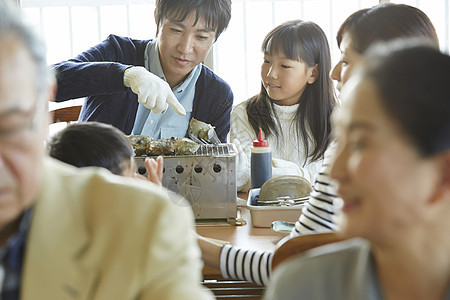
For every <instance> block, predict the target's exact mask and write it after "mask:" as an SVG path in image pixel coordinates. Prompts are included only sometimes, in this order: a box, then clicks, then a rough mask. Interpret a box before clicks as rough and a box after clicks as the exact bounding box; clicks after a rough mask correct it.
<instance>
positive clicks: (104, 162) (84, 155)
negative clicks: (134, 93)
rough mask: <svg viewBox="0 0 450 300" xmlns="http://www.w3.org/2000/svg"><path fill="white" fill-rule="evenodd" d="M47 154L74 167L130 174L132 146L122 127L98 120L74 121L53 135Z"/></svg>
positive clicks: (132, 169) (131, 174) (132, 167)
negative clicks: (94, 167)
mask: <svg viewBox="0 0 450 300" xmlns="http://www.w3.org/2000/svg"><path fill="white" fill-rule="evenodd" d="M49 154H50V156H51V157H54V158H56V159H58V160H60V161H63V162H65V163H68V164H71V165H74V166H76V167H87V166H96V167H101V168H106V169H108V170H109V171H111V172H112V173H114V174H117V175H124V176H129V177H132V176H133V174H134V171H135V166H134V160H133V149H132V147H131V144H130V141H129V140H128V138H127V137H126V136H125V135H124V133H123V132H122V131H120V130H119V129H117V128H115V127H113V126H112V125H108V124H103V123H99V122H85V123H74V124H71V125H69V126H67V127H66V128H64V129H63V130H61V131H60V132H58V133H57V134H55V135H54V136H53V138H52V139H51V141H50V142H49Z"/></svg>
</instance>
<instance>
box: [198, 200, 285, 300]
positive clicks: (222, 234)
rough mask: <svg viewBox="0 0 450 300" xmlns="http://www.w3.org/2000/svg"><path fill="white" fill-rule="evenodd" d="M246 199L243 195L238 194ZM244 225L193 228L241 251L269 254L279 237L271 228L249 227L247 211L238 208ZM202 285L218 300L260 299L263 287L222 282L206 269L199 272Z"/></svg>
mask: <svg viewBox="0 0 450 300" xmlns="http://www.w3.org/2000/svg"><path fill="white" fill-rule="evenodd" d="M238 196H239V197H240V198H243V199H246V195H245V194H238ZM239 215H240V217H241V218H243V219H244V220H245V221H246V224H245V225H226V226H197V227H196V229H197V232H198V233H199V234H200V235H202V236H204V237H208V238H213V239H217V240H221V241H227V242H230V244H231V245H233V246H237V247H240V248H243V249H254V250H265V251H273V250H274V249H275V246H276V244H277V243H278V241H279V240H281V239H282V238H283V236H282V235H280V234H278V233H276V232H274V231H273V230H272V229H271V228H259V227H253V226H252V220H251V215H250V211H249V210H248V209H247V208H246V207H238V217H239ZM203 278H204V284H205V285H206V286H207V287H208V288H210V289H211V290H212V291H213V292H214V294H215V295H216V297H218V298H219V297H220V299H246V300H251V299H261V297H262V294H263V292H264V289H265V288H264V287H262V286H258V285H256V284H253V283H249V282H246V281H241V280H230V279H224V278H223V277H222V275H221V274H220V271H219V270H217V269H214V268H211V267H208V266H205V267H204V268H203Z"/></svg>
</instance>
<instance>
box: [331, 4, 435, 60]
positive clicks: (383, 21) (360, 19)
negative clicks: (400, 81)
mask: <svg viewBox="0 0 450 300" xmlns="http://www.w3.org/2000/svg"><path fill="white" fill-rule="evenodd" d="M345 33H348V34H350V35H351V40H352V48H353V50H355V51H356V52H358V53H360V54H362V53H364V51H366V50H367V48H369V46H370V45H372V44H373V43H374V42H381V41H388V40H392V39H395V38H404V37H423V38H428V39H430V40H431V41H432V42H433V43H435V44H436V46H437V47H439V40H438V37H437V34H436V30H435V28H434V26H433V24H432V23H431V21H430V19H429V18H428V16H427V15H426V14H425V13H424V12H422V11H421V10H420V9H418V8H415V7H412V6H409V5H405V4H392V3H385V4H379V5H376V6H374V7H372V8H366V9H361V10H359V11H357V12H355V13H353V14H352V15H350V16H349V17H348V18H347V19H346V20H345V21H344V23H342V25H341V27H340V28H339V30H338V33H337V36H336V40H337V43H338V46H340V45H341V42H342V38H343V36H344V34H345Z"/></svg>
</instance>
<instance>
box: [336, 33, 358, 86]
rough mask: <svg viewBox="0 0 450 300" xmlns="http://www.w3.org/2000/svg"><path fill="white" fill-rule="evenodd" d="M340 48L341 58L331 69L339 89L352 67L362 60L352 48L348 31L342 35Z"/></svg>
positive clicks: (349, 74) (347, 77) (350, 73)
mask: <svg viewBox="0 0 450 300" xmlns="http://www.w3.org/2000/svg"><path fill="white" fill-rule="evenodd" d="M340 49H341V58H340V60H339V62H338V63H337V64H336V66H335V67H334V68H333V70H332V71H331V78H332V79H334V80H336V81H337V89H338V90H339V91H340V90H341V88H342V86H343V85H344V84H345V83H346V82H347V80H348V79H349V78H350V76H351V75H352V72H353V70H354V68H355V67H356V66H358V65H359V64H361V62H362V61H363V56H362V55H361V54H359V53H358V52H356V51H355V50H353V47H352V37H351V35H350V34H349V33H348V32H347V33H344V35H343V36H342V41H341V46H340Z"/></svg>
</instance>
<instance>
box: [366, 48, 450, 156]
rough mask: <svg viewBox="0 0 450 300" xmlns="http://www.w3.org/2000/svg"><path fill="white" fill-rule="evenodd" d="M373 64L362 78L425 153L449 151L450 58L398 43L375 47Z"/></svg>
mask: <svg viewBox="0 0 450 300" xmlns="http://www.w3.org/2000/svg"><path fill="white" fill-rule="evenodd" d="M380 51H382V52H381V53H380ZM368 61H369V63H368V66H367V67H366V69H365V71H364V73H363V76H365V78H367V79H368V80H370V81H371V82H373V83H374V85H375V87H376V89H377V91H378V94H379V98H380V101H381V104H382V106H383V107H384V108H385V111H386V113H387V114H388V115H390V116H391V117H392V119H393V120H394V122H396V123H397V124H398V125H399V127H400V128H401V129H402V131H403V132H404V133H406V135H407V136H408V137H409V138H410V140H411V141H412V143H413V144H414V145H416V147H417V148H418V149H419V151H420V153H421V154H422V155H423V156H425V157H429V156H432V155H434V154H438V153H439V152H442V151H446V150H450V84H449V78H450V56H448V55H446V54H443V53H441V52H440V51H439V50H438V49H435V48H434V47H432V46H428V45H424V44H423V43H421V44H417V43H415V45H413V46H411V45H410V43H407V44H405V41H396V42H395V43H391V44H388V45H382V46H377V47H376V48H375V49H373V50H372V48H371V49H370V50H369V53H368Z"/></svg>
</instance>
